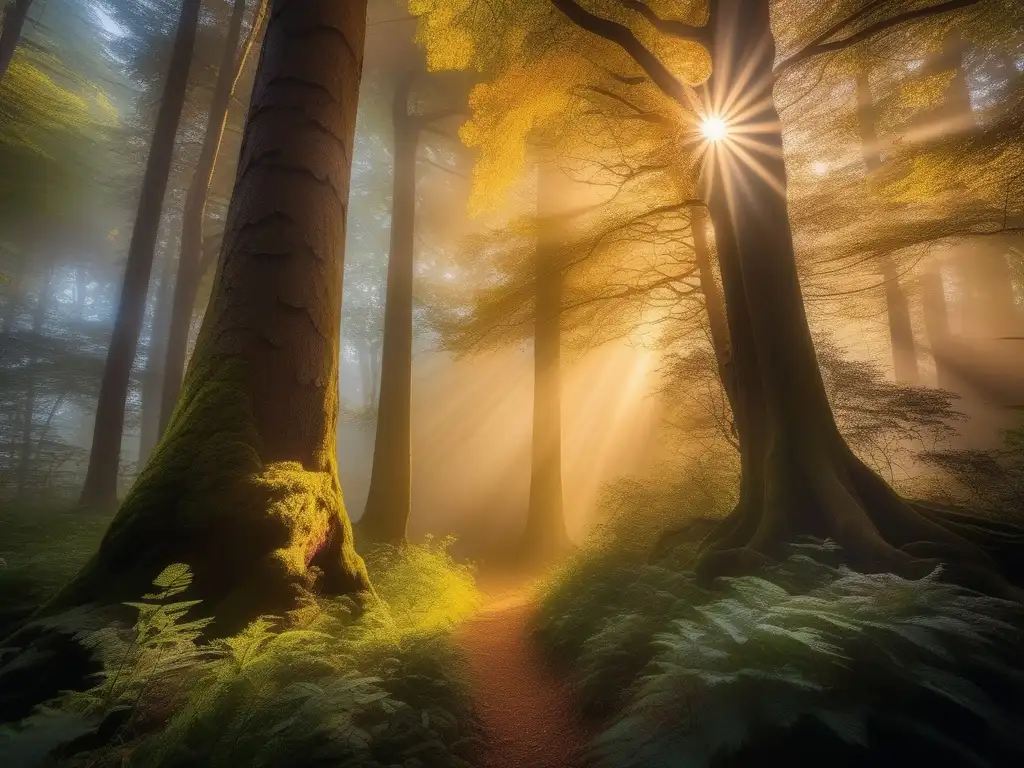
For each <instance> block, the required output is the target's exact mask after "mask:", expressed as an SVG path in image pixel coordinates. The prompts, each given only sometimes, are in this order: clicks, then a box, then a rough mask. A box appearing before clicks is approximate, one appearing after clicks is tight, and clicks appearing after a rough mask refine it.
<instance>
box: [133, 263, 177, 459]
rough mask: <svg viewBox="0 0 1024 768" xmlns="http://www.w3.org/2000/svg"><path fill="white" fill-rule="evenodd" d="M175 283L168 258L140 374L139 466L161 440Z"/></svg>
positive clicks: (172, 265)
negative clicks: (147, 350) (161, 397)
mask: <svg viewBox="0 0 1024 768" xmlns="http://www.w3.org/2000/svg"><path fill="white" fill-rule="evenodd" d="M173 280H174V259H173V258H171V257H170V256H168V257H167V264H166V265H165V266H164V269H163V272H162V274H161V275H160V287H159V289H158V291H157V297H156V306H154V307H153V322H152V326H151V328H150V331H149V353H148V354H147V355H146V370H145V371H144V372H143V374H142V425H141V428H140V432H139V461H138V466H139V467H144V466H145V465H146V462H147V461H149V457H150V455H152V453H153V449H154V448H155V447H156V443H157V441H158V440H159V439H160V393H161V391H162V389H163V379H164V371H163V368H162V364H163V362H164V358H165V356H166V354H167V336H168V334H169V333H170V325H171V297H172V296H173V292H174V289H173V286H172V282H173Z"/></svg>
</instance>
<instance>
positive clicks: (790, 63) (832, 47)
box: [775, 0, 981, 77]
mask: <svg viewBox="0 0 1024 768" xmlns="http://www.w3.org/2000/svg"><path fill="white" fill-rule="evenodd" d="M980 2H981V0H947V1H946V2H944V3H939V4H938V5H932V6H928V7H927V8H916V9H914V10H912V11H904V12H903V13H898V14H896V15H895V16H892V17H890V18H888V19H883V20H882V21H877V22H875V23H874V24H869V25H868V26H866V27H864V29H862V30H860V31H859V32H854V33H853V34H852V35H848V36H847V37H843V38H840V39H839V40H833V41H832V42H829V43H826V42H823V40H825V39H827V38H828V37H830V36H831V34H835V32H837V31H839V30H841V29H843V28H844V27H846V26H847V25H849V24H850V23H851V22H852V21H853V20H854V19H855V18H858V17H860V16H862V15H863V14H864V12H866V11H865V9H861V11H858V12H857V13H855V14H853V15H852V16H850V17H848V18H847V19H844V20H843V21H842V22H841V23H839V24H838V25H835V26H834V27H832V28H831V29H830V30H829V31H828V32H827V33H826V34H824V35H819V36H818V37H817V38H816V39H815V41H814V42H812V43H810V44H809V45H807V46H806V47H804V48H802V49H801V50H799V51H797V52H796V53H794V54H793V55H792V56H790V57H789V58H788V59H786V60H785V61H782V62H780V63H779V64H778V66H776V67H775V76H776V77H778V76H779V75H781V74H782V73H784V72H785V71H786V70H788V69H790V68H792V67H794V66H796V65H797V64H800V63H801V62H804V61H807V60H808V59H811V58H813V57H815V56H820V55H821V54H823V53H831V52H833V51H841V50H843V49H845V48H849V47H850V46H852V45H856V44H857V43H859V42H862V41H864V40H867V39H868V38H870V37H873V36H875V35H877V34H878V33H879V32H884V31H885V30H887V29H893V28H894V27H898V26H899V25H901V24H905V23H907V22H910V21H917V20H919V19H926V18H929V17H931V16H939V15H941V14H944V13H951V12H952V11H958V10H961V9H962V8H969V7H970V6H972V5H977V4H978V3H980ZM877 5H878V3H877V2H872V3H869V4H868V6H867V10H870V9H872V8H874V7H877Z"/></svg>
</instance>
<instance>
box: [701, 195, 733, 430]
mask: <svg viewBox="0 0 1024 768" xmlns="http://www.w3.org/2000/svg"><path fill="white" fill-rule="evenodd" d="M707 223H708V215H707V211H706V210H705V208H704V207H703V206H693V207H692V208H691V209H690V228H691V229H692V231H693V251H694V258H695V261H696V264H697V274H698V277H699V279H700V292H701V296H703V298H704V310H705V311H706V312H707V315H708V331H709V333H710V335H711V346H712V347H713V348H714V351H715V360H716V361H717V363H718V377H719V379H720V380H721V382H722V388H723V389H724V390H725V396H726V398H727V399H728V401H729V406H730V407H731V408H732V412H733V417H734V418H735V414H736V410H737V407H738V406H737V402H736V376H735V373H734V372H733V369H732V344H731V343H730V341H729V323H728V320H727V318H726V316H725V305H724V304H723V303H722V294H721V293H720V292H719V290H718V284H717V283H716V282H715V272H714V269H713V268H712V265H711V247H710V246H709V245H708V236H707Z"/></svg>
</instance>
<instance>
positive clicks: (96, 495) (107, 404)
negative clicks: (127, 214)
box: [81, 0, 201, 507]
mask: <svg viewBox="0 0 1024 768" xmlns="http://www.w3.org/2000/svg"><path fill="white" fill-rule="evenodd" d="M200 5H201V3H200V0H184V2H183V3H182V6H181V16H180V17H179V19H178V31H177V35H176V37H175V41H174V51H173V54H172V56H171V63H170V69H169V71H168V76H167V82H166V84H165V86H164V91H163V95H162V100H161V103H160V111H159V113H158V114H157V120H156V128H155V129H154V131H153V141H152V143H151V145H150V150H149V158H148V160H147V162H146V172H145V175H144V176H143V179H142V195H141V197H140V199H139V207H138V211H137V213H136V216H135V227H134V229H133V230H132V239H131V243H130V244H129V246H128V264H127V266H126V267H125V272H124V279H123V281H122V284H121V296H120V300H119V301H118V306H117V315H116V317H115V318H114V331H113V335H112V336H111V339H110V347H109V349H108V351H107V361H106V365H105V366H104V369H103V379H102V381H101V383H100V395H99V402H98V403H97V406H96V422H95V427H94V429H93V436H92V450H91V452H90V454H89V469H88V472H87V473H86V478H85V487H84V488H83V489H82V496H81V503H82V504H83V505H87V506H101V507H102V506H113V505H114V504H115V503H116V502H117V477H118V469H119V464H120V458H121V437H122V433H123V432H124V409H125V402H126V400H127V397H128V382H129V378H130V376H131V371H132V363H133V362H134V360H135V352H136V349H137V347H138V344H139V334H140V333H141V332H142V322H143V318H144V316H145V312H146V292H147V290H148V289H149V278H150V274H151V273H152V270H153V254H154V250H155V248H156V240H157V232H158V230H159V227H160V212H161V209H162V208H163V202H164V195H165V193H166V191H167V180H168V177H169V175H170V171H171V161H172V159H173V156H174V139H175V135H176V134H177V131H178V122H179V120H180V118H181V110H182V107H183V105H184V103H185V90H186V85H187V84H188V71H189V64H190V63H191V61H192V51H193V48H194V47H195V39H196V29H197V26H198V24H199V9H200Z"/></svg>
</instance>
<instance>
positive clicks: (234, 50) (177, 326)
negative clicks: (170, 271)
mask: <svg viewBox="0 0 1024 768" xmlns="http://www.w3.org/2000/svg"><path fill="white" fill-rule="evenodd" d="M234 3H235V4H234V9H233V10H232V12H231V20H230V21H229V22H228V30H227V35H226V37H225V39H224V55H223V56H222V58H221V62H220V69H219V70H218V72H217V83H216V85H215V86H214V90H213V98H212V100H211V101H210V113H209V116H208V117H207V122H206V135H205V136H204V138H203V146H202V150H201V151H200V153H199V159H198V161H197V162H196V167H195V169H194V170H193V172H192V182H191V183H190V184H189V188H188V193H187V194H186V196H185V207H184V210H183V211H182V221H181V248H180V251H179V256H178V276H177V279H176V280H175V282H174V300H173V302H172V304H171V307H172V308H171V320H170V326H169V332H168V336H167V351H166V357H165V359H164V366H163V386H162V392H161V395H160V419H159V426H158V437H159V435H161V434H163V432H164V430H165V429H166V428H167V424H168V422H169V421H170V420H171V414H172V413H173V412H174V406H175V405H176V404H177V402H178V395H179V394H180V392H181V380H182V376H184V373H185V357H186V355H187V353H188V333H189V328H190V327H191V324H192V313H193V311H194V310H195V305H196V296H197V294H198V293H199V283H200V282H201V281H202V279H203V268H202V265H203V221H204V219H205V217H206V201H207V198H208V197H209V193H210V184H211V183H212V181H213V171H214V169H215V168H216V166H217V157H218V155H219V154H220V146H221V140H222V138H223V136H224V127H225V125H226V124H227V117H228V107H229V106H230V104H231V91H232V88H233V86H234V84H235V82H236V81H237V79H238V76H239V73H240V72H241V71H242V69H243V67H244V66H245V56H244V52H243V55H242V56H239V55H238V41H239V39H240V38H241V36H242V20H243V18H244V16H245V0H234ZM257 14H258V11H257ZM258 22H259V18H258V15H257V18H255V19H254V20H253V24H254V25H256V24H257V23H258Z"/></svg>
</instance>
